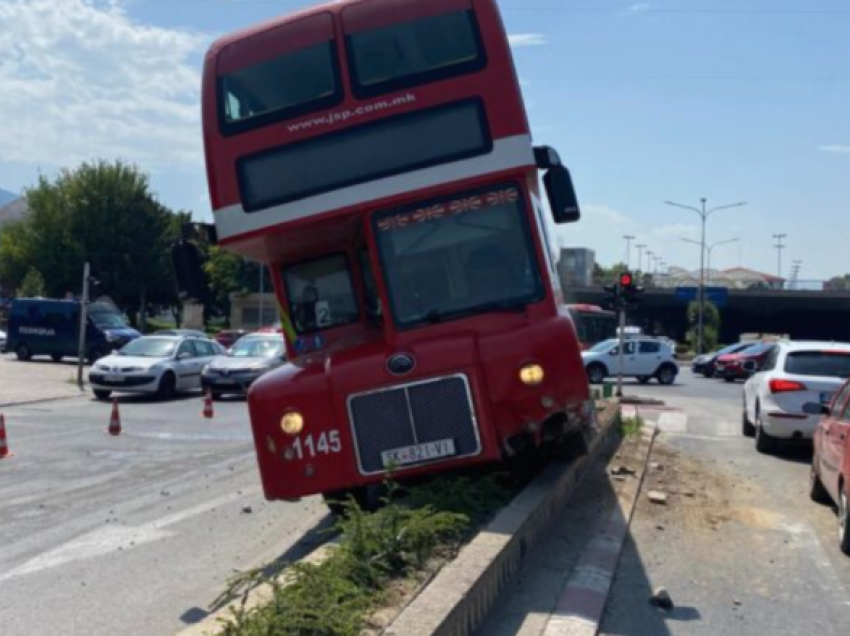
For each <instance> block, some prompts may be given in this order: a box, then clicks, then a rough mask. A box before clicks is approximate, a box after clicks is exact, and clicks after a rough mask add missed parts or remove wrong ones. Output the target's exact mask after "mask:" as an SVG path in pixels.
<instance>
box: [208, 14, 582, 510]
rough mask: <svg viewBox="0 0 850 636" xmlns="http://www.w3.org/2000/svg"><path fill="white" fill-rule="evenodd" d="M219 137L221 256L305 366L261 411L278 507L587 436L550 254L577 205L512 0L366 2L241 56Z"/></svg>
mask: <svg viewBox="0 0 850 636" xmlns="http://www.w3.org/2000/svg"><path fill="white" fill-rule="evenodd" d="M203 125H204V140H205V147H206V158H207V171H208V178H209V187H210V194H211V197H212V203H213V207H214V212H215V225H216V230H217V235H218V241H219V243H220V245H222V246H224V247H225V248H227V249H229V250H232V251H234V252H236V253H239V254H242V255H244V256H247V257H250V258H252V259H256V260H259V261H262V262H263V263H266V264H267V265H268V266H269V268H270V270H271V274H272V278H273V281H274V287H275V293H276V295H277V298H278V299H279V304H280V309H281V321H282V324H283V330H284V332H285V337H286V340H287V347H288V349H289V356H290V360H291V364H289V365H286V366H285V367H282V368H281V369H279V370H277V371H273V372H271V373H269V374H267V375H265V376H263V377H262V378H261V379H260V380H259V381H258V382H257V383H255V384H254V386H253V387H252V389H251V391H250V395H249V398H248V399H249V407H250V414H251V423H252V427H253V432H254V438H255V442H256V452H257V457H258V462H259V466H260V473H261V476H262V481H263V486H264V490H265V494H266V496H267V497H268V498H269V499H293V498H298V497H301V496H305V495H310V494H314V493H324V494H326V495H327V494H329V493H331V494H332V495H333V496H337V495H338V494H339V493H341V492H342V493H344V492H350V493H353V494H356V495H362V494H363V492H365V490H364V489H365V488H366V487H367V486H368V485H370V484H375V483H378V482H380V481H381V480H383V479H384V478H385V474H386V472H387V471H388V470H394V471H395V473H396V474H397V475H398V476H399V477H405V476H413V475H418V474H423V473H433V472H438V471H444V470H447V469H450V468H453V467H458V466H461V465H467V464H474V463H483V462H494V461H498V460H500V459H501V458H503V457H504V456H505V455H510V454H513V453H516V452H519V451H521V450H523V449H526V448H534V447H539V446H541V445H543V444H546V443H550V442H551V443H560V442H562V441H563V440H564V439H565V438H567V437H568V436H570V435H574V434H577V433H580V432H581V431H582V429H583V427H584V426H585V425H586V424H587V423H588V422H589V421H590V419H591V417H592V404H591V402H590V401H589V390H588V386H587V381H586V378H585V373H584V369H583V367H582V363H581V358H580V353H579V349H580V348H579V343H578V341H577V339H576V337H575V332H574V330H573V328H572V325H571V322H570V320H569V317H568V315H567V312H566V309H565V307H564V306H563V304H562V293H561V291H560V288H559V283H558V278H557V275H556V273H555V267H554V259H553V247H551V246H550V241H549V235H550V232H551V230H552V225H551V223H552V221H553V220H554V221H555V222H556V223H566V222H572V221H576V220H578V217H579V211H578V204H577V202H576V197H575V193H574V191H573V187H572V183H571V180H570V176H569V172H568V171H567V170H566V168H565V167H564V166H563V165H562V164H561V162H560V158H559V157H558V155H557V153H555V152H554V151H553V150H552V149H550V148H547V147H540V148H535V147H533V146H532V140H531V135H530V131H529V126H528V121H527V118H526V113H525V109H524V105H523V102H522V97H521V94H520V88H519V83H518V80H517V76H516V72H515V70H514V66H513V60H512V57H511V52H510V47H509V44H508V38H507V35H506V33H505V29H504V26H503V24H502V21H501V17H500V15H499V13H498V10H497V7H496V3H495V1H494V0H428V1H424V0H348V1H341V2H335V3H332V4H328V5H325V6H321V7H317V8H314V9H310V10H306V11H302V12H300V13H297V14H295V15H291V16H287V17H284V18H281V19H279V20H274V21H272V22H269V23H266V24H263V25H260V26H257V27H255V28H252V29H248V30H246V31H242V32H239V33H236V34H233V35H230V36H227V37H225V38H223V39H221V40H219V41H218V42H216V43H215V44H214V45H213V46H212V47H211V49H210V51H209V53H208V55H207V58H206V62H205V69H204V80H203ZM539 170H545V176H544V177H543V183H544V184H545V190H546V193H547V195H548V198H549V202H550V206H551V215H552V218H550V217H548V216H547V213H546V212H545V211H544V207H543V204H542V203H541V196H540V186H539V174H538V171H539Z"/></svg>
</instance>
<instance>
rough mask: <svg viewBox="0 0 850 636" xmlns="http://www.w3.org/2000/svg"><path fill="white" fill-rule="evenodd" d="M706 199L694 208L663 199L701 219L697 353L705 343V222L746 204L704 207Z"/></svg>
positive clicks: (744, 202)
mask: <svg viewBox="0 0 850 636" xmlns="http://www.w3.org/2000/svg"><path fill="white" fill-rule="evenodd" d="M707 202H708V199H706V198H705V197H703V198H702V199H700V207H698V208H696V207H694V206H691V205H684V204H682V203H676V202H675V201H665V202H664V203H665V204H666V205H671V206H673V207H675V208H682V209H683V210H690V211H691V212H696V213H697V214H698V215H699V217H700V220H701V221H702V234H701V236H702V239H701V240H700V245H701V246H702V249H701V250H700V254H699V324H698V325H697V353H703V351H704V344H705V328H704V326H705V224H706V222H707V221H708V218H709V217H710V216H711V215H712V214H714V213H715V212H719V211H720V210H728V209H729V208H739V207H741V206H744V205H747V202H746V201H739V202H738V203H730V204H728V205H719V206H717V207H715V208H706V205H705V204H706V203H707Z"/></svg>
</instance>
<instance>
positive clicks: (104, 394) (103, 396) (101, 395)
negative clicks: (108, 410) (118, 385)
mask: <svg viewBox="0 0 850 636" xmlns="http://www.w3.org/2000/svg"><path fill="white" fill-rule="evenodd" d="M110 395H112V391H104V390H103V389H95V390H94V396H95V397H96V398H97V399H98V400H108V399H109V396H110Z"/></svg>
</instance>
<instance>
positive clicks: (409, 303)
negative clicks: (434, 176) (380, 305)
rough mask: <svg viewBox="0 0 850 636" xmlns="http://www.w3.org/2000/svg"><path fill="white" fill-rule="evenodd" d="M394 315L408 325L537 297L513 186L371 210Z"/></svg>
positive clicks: (518, 305)
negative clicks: (408, 205)
mask: <svg viewBox="0 0 850 636" xmlns="http://www.w3.org/2000/svg"><path fill="white" fill-rule="evenodd" d="M375 229H376V235H377V243H378V250H379V253H380V258H381V263H382V269H383V272H384V276H385V279H386V285H387V289H388V294H389V301H390V306H391V309H392V314H393V318H394V319H395V321H396V325H397V327H398V328H399V329H408V328H412V327H418V326H422V325H428V324H433V323H437V322H442V321H445V320H452V319H457V318H463V317H466V316H470V315H474V314H479V313H485V312H488V311H498V310H511V309H522V308H524V307H525V306H526V305H527V304H529V303H532V302H536V301H539V300H541V299H542V298H543V285H542V282H541V276H540V271H539V268H538V265H537V259H536V258H535V255H534V248H533V243H532V240H531V236H530V232H529V227H528V221H527V218H526V215H525V213H524V206H523V203H522V197H521V194H520V191H519V189H518V188H517V187H516V186H514V185H513V184H503V185H500V186H496V187H495V188H490V189H488V190H485V191H476V192H468V193H463V194H460V195H455V196H454V197H452V198H451V199H442V200H437V201H431V202H428V203H424V204H420V205H417V206H415V207H410V208H405V209H402V210H396V211H390V212H385V213H382V214H379V215H376V217H375Z"/></svg>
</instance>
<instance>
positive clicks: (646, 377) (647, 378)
mask: <svg viewBox="0 0 850 636" xmlns="http://www.w3.org/2000/svg"><path fill="white" fill-rule="evenodd" d="M637 379H638V382H640V383H641V384H649V381H650V380H651V379H652V376H651V375H639V376H638V377H637Z"/></svg>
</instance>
